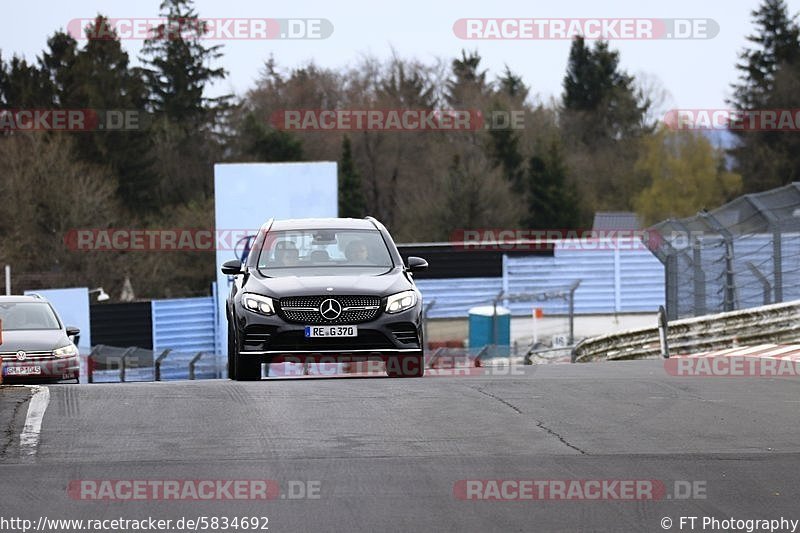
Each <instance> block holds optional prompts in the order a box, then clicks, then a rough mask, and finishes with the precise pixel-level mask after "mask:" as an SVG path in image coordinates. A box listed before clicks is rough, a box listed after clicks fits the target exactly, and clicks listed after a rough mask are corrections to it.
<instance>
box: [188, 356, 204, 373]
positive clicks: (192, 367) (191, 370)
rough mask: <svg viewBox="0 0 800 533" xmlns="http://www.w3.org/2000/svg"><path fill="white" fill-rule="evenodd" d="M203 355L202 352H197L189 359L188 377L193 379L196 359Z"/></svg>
mask: <svg viewBox="0 0 800 533" xmlns="http://www.w3.org/2000/svg"><path fill="white" fill-rule="evenodd" d="M201 357H203V352H197V354H196V355H195V356H194V357H192V360H191V361H189V379H194V365H195V364H197V361H199V360H200V358H201Z"/></svg>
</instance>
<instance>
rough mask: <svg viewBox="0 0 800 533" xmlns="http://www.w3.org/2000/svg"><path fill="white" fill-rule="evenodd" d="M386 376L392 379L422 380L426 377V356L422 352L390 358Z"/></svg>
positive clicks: (387, 363)
mask: <svg viewBox="0 0 800 533" xmlns="http://www.w3.org/2000/svg"><path fill="white" fill-rule="evenodd" d="M386 375H387V376H389V377H390V378H421V377H422V376H424V375H425V356H424V355H423V354H422V352H420V353H418V354H408V355H396V356H393V357H389V358H388V359H387V360H386Z"/></svg>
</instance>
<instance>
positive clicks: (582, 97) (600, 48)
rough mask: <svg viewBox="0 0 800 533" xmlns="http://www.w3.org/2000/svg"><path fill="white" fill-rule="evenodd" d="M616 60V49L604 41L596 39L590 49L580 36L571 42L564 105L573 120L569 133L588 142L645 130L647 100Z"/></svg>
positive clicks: (634, 134) (620, 137)
mask: <svg viewBox="0 0 800 533" xmlns="http://www.w3.org/2000/svg"><path fill="white" fill-rule="evenodd" d="M619 61H620V58H619V52H617V51H616V50H611V49H610V48H609V47H608V43H607V42H605V41H597V42H595V45H594V48H593V49H591V48H589V46H587V45H586V42H585V41H584V39H583V37H576V38H575V40H574V41H573V42H572V47H571V48H570V53H569V60H568V64H567V73H566V75H565V77H564V94H563V107H564V110H565V112H566V113H567V115H568V117H569V118H571V119H572V123H573V124H572V126H573V128H572V132H571V133H572V134H573V135H575V137H576V138H578V139H580V140H581V141H582V142H584V143H585V144H587V145H592V144H596V143H598V142H602V141H605V140H621V139H626V138H630V137H632V136H637V135H639V134H641V133H642V132H643V131H644V130H646V129H647V128H646V127H645V124H644V118H645V115H646V113H647V110H648V108H649V106H650V102H649V101H648V100H647V99H646V98H643V96H642V95H641V93H640V92H639V91H637V89H636V86H635V84H634V78H633V76H630V75H629V74H627V73H626V72H624V71H623V70H621V69H620V65H619Z"/></svg>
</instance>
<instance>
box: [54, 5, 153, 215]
mask: <svg viewBox="0 0 800 533" xmlns="http://www.w3.org/2000/svg"><path fill="white" fill-rule="evenodd" d="M85 32H86V35H87V42H86V45H85V46H84V47H83V48H82V49H80V50H77V51H75V46H74V45H75V41H74V39H73V38H72V37H71V36H69V35H65V34H63V33H61V32H58V33H56V34H55V35H53V37H51V38H50V39H49V40H48V45H49V51H48V52H47V53H45V54H44V61H43V63H44V65H46V67H47V69H48V70H49V71H50V76H51V78H52V79H53V81H54V83H55V86H56V87H57V90H58V99H59V101H60V103H61V106H62V107H67V108H89V109H93V110H97V111H98V113H99V115H100V116H101V117H106V118H105V120H108V119H110V118H111V117H112V116H114V117H120V116H131V117H133V118H132V119H131V121H130V123H129V124H125V125H124V127H123V129H121V130H109V129H102V130H100V129H98V130H96V131H93V132H88V133H86V134H83V135H81V136H80V137H79V138H78V140H77V143H76V150H77V152H78V154H79V156H80V157H81V158H82V159H83V160H85V161H87V162H91V163H95V164H97V165H100V166H108V167H110V168H111V170H112V173H113V177H112V179H115V180H116V187H117V192H118V194H119V197H120V200H121V201H122V204H123V205H124V206H125V207H127V208H128V209H129V210H130V211H131V212H149V211H152V210H153V209H155V208H156V206H157V188H158V174H157V172H156V171H155V168H154V166H155V160H154V157H153V156H152V153H153V140H152V136H151V131H150V127H149V125H150V121H149V119H148V117H147V115H146V114H145V110H146V106H147V100H148V91H147V86H146V85H145V82H144V77H143V72H142V70H141V69H139V68H133V67H131V65H130V58H129V56H128V54H127V52H125V51H124V50H123V49H122V46H121V44H120V41H119V38H118V36H117V35H116V34H115V33H114V31H113V29H112V28H111V27H110V24H109V22H108V19H107V18H106V17H104V16H102V15H98V16H97V17H96V18H95V20H94V22H93V23H92V24H91V25H90V26H89V27H87V28H85ZM92 36H102V38H92ZM101 120H103V119H102V118H101Z"/></svg>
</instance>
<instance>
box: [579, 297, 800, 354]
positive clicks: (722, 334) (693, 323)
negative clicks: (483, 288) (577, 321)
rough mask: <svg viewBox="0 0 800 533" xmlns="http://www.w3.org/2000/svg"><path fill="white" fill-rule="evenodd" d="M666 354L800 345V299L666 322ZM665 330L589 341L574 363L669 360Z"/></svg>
mask: <svg viewBox="0 0 800 533" xmlns="http://www.w3.org/2000/svg"><path fill="white" fill-rule="evenodd" d="M664 326H665V327H664V333H665V335H664V341H665V342H664V344H665V347H666V349H667V351H666V353H667V354H669V353H675V354H690V353H697V352H703V351H709V350H719V349H724V348H730V347H731V346H735V345H736V344H746V345H750V344H765V343H773V344H777V343H790V342H797V341H798V340H800V300H795V301H792V302H787V303H780V304H772V305H765V306H762V307H753V308H750V309H743V310H740V311H729V312H726V313H718V314H713V315H706V316H702V317H695V318H687V319H682V320H673V321H670V322H669V323H668V328H667V327H666V326H667V323H666V320H664ZM664 353H665V351H664V347H662V342H661V339H660V336H659V328H658V327H657V326H654V327H652V328H644V329H637V330H629V331H623V332H620V333H612V334H608V335H602V336H600V337H594V338H590V339H585V340H583V341H581V342H580V343H578V344H577V346H575V349H574V350H573V351H572V362H573V363H576V362H586V361H606V360H607V361H614V360H625V359H647V358H654V357H663V356H664Z"/></svg>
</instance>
